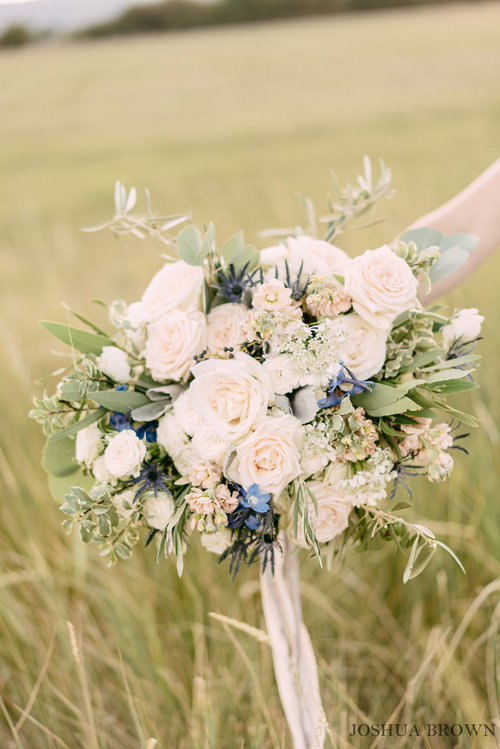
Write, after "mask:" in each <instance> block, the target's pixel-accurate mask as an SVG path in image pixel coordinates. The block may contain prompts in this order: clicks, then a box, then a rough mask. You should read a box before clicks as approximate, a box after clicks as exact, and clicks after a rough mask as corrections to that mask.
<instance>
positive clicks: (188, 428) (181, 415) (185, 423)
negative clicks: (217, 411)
mask: <svg viewBox="0 0 500 749" xmlns="http://www.w3.org/2000/svg"><path fill="white" fill-rule="evenodd" d="M174 414H175V417H176V419H177V421H178V422H179V423H180V424H181V426H182V428H183V429H184V431H185V432H186V434H190V435H191V436H192V435H193V434H194V433H195V431H196V430H197V429H198V427H199V426H200V425H201V424H204V421H203V419H202V418H201V416H200V415H199V413H198V412H197V411H195V409H194V408H193V406H192V404H191V395H190V391H189V390H186V391H185V392H184V393H182V394H181V395H179V397H178V398H176V400H175V401H174Z"/></svg>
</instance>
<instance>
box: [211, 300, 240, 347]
mask: <svg viewBox="0 0 500 749" xmlns="http://www.w3.org/2000/svg"><path fill="white" fill-rule="evenodd" d="M249 320H250V314H249V311H248V309H247V307H245V305H244V304H238V303H237V302H230V303H229V304H221V305H219V307H215V308H214V309H213V310H211V311H210V312H209V314H208V317H207V345H208V349H209V351H211V352H213V353H217V352H218V351H223V350H224V348H229V347H233V348H236V347H237V346H239V345H240V344H241V343H243V342H244V341H245V340H246V335H245V332H244V329H245V327H246V326H247V325H248V323H249Z"/></svg>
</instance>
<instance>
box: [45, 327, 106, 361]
mask: <svg viewBox="0 0 500 749" xmlns="http://www.w3.org/2000/svg"><path fill="white" fill-rule="evenodd" d="M41 325H42V326H43V327H44V328H45V330H48V331H49V333H52V335H53V336H55V338H57V340H58V341H62V343H65V344H66V345H67V346H71V347H72V348H74V349H76V350H77V351H80V353H82V354H97V355H98V356H99V355H100V354H101V353H102V348H103V346H114V343H113V341H112V340H111V338H108V337H107V336H103V335H97V333H89V332H88V331H87V330H81V329H80V328H73V327H71V326H70V325H66V324H64V323H59V322H49V321H43V322H42V323H41Z"/></svg>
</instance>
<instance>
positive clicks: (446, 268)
mask: <svg viewBox="0 0 500 749" xmlns="http://www.w3.org/2000/svg"><path fill="white" fill-rule="evenodd" d="M468 257H469V252H468V251H467V250H464V249H463V248H462V247H453V248H452V249H451V250H449V251H448V252H447V253H446V254H445V255H441V257H440V258H438V259H437V260H436V262H435V263H434V265H433V266H432V268H431V270H430V273H429V278H430V280H431V283H436V281H442V280H443V278H447V277H448V276H450V275H451V274H452V273H454V272H455V271H456V270H458V269H459V268H460V267H461V266H462V265H463V264H464V263H465V261H466V260H467V259H468Z"/></svg>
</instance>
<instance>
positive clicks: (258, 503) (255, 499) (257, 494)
mask: <svg viewBox="0 0 500 749" xmlns="http://www.w3.org/2000/svg"><path fill="white" fill-rule="evenodd" d="M270 501H271V495H270V494H268V493H266V492H263V491H261V489H260V488H259V486H258V485H257V484H252V485H251V486H249V487H248V489H247V490H246V491H245V490H244V489H243V492H242V497H241V499H240V504H242V505H243V507H249V508H250V509H252V510H254V511H255V512H267V510H268V509H269V502H270Z"/></svg>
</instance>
